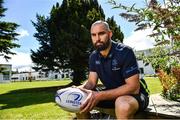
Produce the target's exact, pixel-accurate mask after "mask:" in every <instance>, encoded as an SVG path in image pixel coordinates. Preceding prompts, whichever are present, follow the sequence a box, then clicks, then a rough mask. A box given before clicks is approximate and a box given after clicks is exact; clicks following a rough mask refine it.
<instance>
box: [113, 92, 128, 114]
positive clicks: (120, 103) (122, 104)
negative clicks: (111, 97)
mask: <svg viewBox="0 0 180 120" xmlns="http://www.w3.org/2000/svg"><path fill="white" fill-rule="evenodd" d="M115 108H116V109H118V110H120V111H123V112H128V111H129V110H130V109H131V104H130V103H129V102H128V98H127V97H126V96H122V97H118V98H117V99H116V101H115Z"/></svg>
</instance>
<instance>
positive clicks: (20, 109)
mask: <svg viewBox="0 0 180 120" xmlns="http://www.w3.org/2000/svg"><path fill="white" fill-rule="evenodd" d="M145 80H146V81H147V83H148V87H149V89H150V91H151V94H154V93H159V92H161V89H162V87H161V85H160V82H159V80H158V79H157V78H145ZM70 82H71V81H70V80H64V81H39V82H14V83H5V84H0V119H63V120H64V119H71V118H72V116H74V114H72V113H69V112H66V111H64V110H62V109H60V107H59V106H57V105H56V104H55V102H54V95H55V93H56V91H57V89H59V88H62V87H65V85H68V84H69V83H70Z"/></svg>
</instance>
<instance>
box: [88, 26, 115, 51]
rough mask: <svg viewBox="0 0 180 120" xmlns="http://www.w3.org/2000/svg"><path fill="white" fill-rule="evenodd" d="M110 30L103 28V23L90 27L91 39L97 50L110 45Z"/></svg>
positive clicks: (104, 48)
mask: <svg viewBox="0 0 180 120" xmlns="http://www.w3.org/2000/svg"><path fill="white" fill-rule="evenodd" d="M111 36H112V32H111V31H108V30H107V29H105V26H104V25H103V24H97V25H94V26H93V27H92V28H91V39H92V42H93V45H94V47H95V48H96V49H97V50H98V51H103V50H106V49H107V48H108V47H109V45H110V40H111Z"/></svg>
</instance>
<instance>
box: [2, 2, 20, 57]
mask: <svg viewBox="0 0 180 120" xmlns="http://www.w3.org/2000/svg"><path fill="white" fill-rule="evenodd" d="M2 4H3V0H0V19H2V17H4V16H5V15H4V12H5V11H6V10H7V9H6V8H4V7H3V5H2ZM17 27H18V25H17V24H16V23H12V22H6V21H2V20H1V21H0V56H2V57H4V58H5V59H6V60H8V59H10V57H9V54H12V55H13V54H15V53H14V52H12V51H11V49H12V48H16V47H20V46H19V45H18V44H16V43H14V40H17V38H16V36H18V34H17V33H16V32H15V30H16V28H17Z"/></svg>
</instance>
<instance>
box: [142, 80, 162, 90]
mask: <svg viewBox="0 0 180 120" xmlns="http://www.w3.org/2000/svg"><path fill="white" fill-rule="evenodd" d="M145 80H146V83H147V85H148V88H149V90H150V94H156V93H161V92H162V85H161V82H160V81H159V78H157V77H145Z"/></svg>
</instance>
